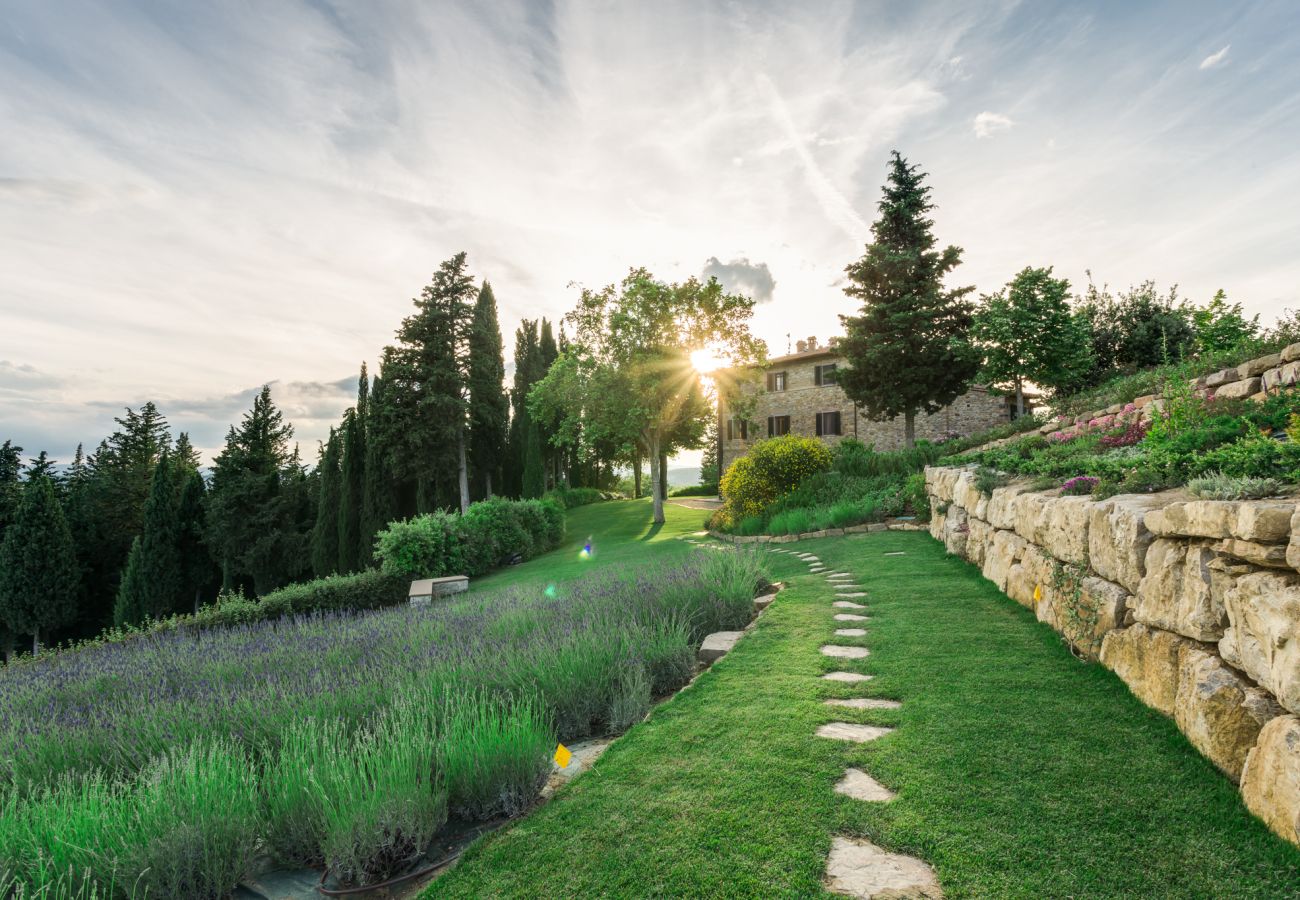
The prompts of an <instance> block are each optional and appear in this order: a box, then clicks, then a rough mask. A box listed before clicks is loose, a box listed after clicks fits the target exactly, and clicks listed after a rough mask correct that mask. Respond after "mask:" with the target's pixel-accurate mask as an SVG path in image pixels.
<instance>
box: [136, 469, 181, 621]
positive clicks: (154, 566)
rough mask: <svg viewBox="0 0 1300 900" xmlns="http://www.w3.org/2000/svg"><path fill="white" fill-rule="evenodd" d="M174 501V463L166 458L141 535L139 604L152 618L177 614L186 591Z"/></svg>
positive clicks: (156, 477) (157, 475)
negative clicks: (179, 602)
mask: <svg viewBox="0 0 1300 900" xmlns="http://www.w3.org/2000/svg"><path fill="white" fill-rule="evenodd" d="M174 498H175V493H174V491H173V489H172V463H171V459H170V457H168V456H166V455H164V456H163V457H162V459H160V460H159V461H158V465H157V467H156V468H155V469H154V476H153V487H152V489H151V490H150V492H149V499H148V500H147V501H145V505H144V532H143V534H142V535H141V536H140V558H139V562H138V565H139V579H140V583H139V589H140V597H139V605H140V609H141V611H142V612H143V613H144V614H145V616H147V617H148V618H151V619H162V618H165V617H167V616H169V615H171V614H172V613H174V612H176V609H177V604H178V601H179V600H180V599H181V597H182V596H184V592H185V584H184V579H183V573H182V570H181V550H180V543H181V535H180V524H179V522H178V520H177V517H176V500H175V499H174Z"/></svg>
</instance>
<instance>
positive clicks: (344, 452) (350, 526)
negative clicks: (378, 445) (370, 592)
mask: <svg viewBox="0 0 1300 900" xmlns="http://www.w3.org/2000/svg"><path fill="white" fill-rule="evenodd" d="M365 435H366V430H365V425H364V424H363V423H362V421H361V414H360V413H359V412H357V411H356V410H353V409H350V410H348V411H347V412H346V413H345V414H344V416H343V435H342V439H341V440H340V442H339V452H340V455H341V457H342V460H341V462H340V464H339V468H340V475H339V510H338V525H337V527H338V530H339V572H341V573H342V574H344V575H348V574H351V573H352V572H355V571H356V570H357V569H358V568H359V566H358V560H359V559H360V556H361V506H362V504H363V503H364V502H365V490H366V469H365V459H366V457H365V454H366V437H365Z"/></svg>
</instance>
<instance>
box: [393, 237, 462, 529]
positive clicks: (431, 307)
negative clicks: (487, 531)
mask: <svg viewBox="0 0 1300 900" xmlns="http://www.w3.org/2000/svg"><path fill="white" fill-rule="evenodd" d="M465 268H466V263H465V254H464V253H458V254H456V255H455V256H453V257H452V258H451V259H449V260H447V261H446V262H444V263H443V264H442V265H441V266H439V267H438V271H437V272H435V273H434V275H433V278H432V280H431V281H430V283H429V285H428V286H427V287H425V288H424V290H423V291H422V292H421V294H420V296H419V297H417V298H416V299H415V301H414V303H415V308H416V311H415V313H414V314H413V315H410V316H407V317H406V318H405V319H404V320H403V321H402V327H401V328H400V329H399V330H398V332H397V345H396V346H394V347H391V348H389V349H388V351H387V352H386V354H385V366H384V374H385V378H387V379H389V381H388V385H387V387H388V391H389V401H390V405H391V407H392V408H393V410H394V412H395V414H396V418H397V420H398V422H399V423H400V427H399V428H398V429H396V430H395V434H394V436H395V437H396V438H397V439H398V440H399V441H400V445H399V446H398V447H396V448H395V450H396V452H395V453H394V460H395V461H400V462H401V464H402V466H403V471H401V472H400V473H399V475H401V476H403V477H407V478H410V479H411V480H414V481H415V482H416V484H417V492H416V496H417V501H416V502H417V506H418V508H419V511H421V512H424V511H428V510H431V509H435V508H438V507H449V506H459V507H460V508H461V509H462V510H464V509H466V508H467V507H468V506H469V473H468V468H467V457H468V454H467V447H466V437H467V436H466V414H467V407H468V398H467V396H466V387H467V384H466V382H467V371H466V370H467V356H468V345H469V340H468V339H469V325H470V321H471V319H472V317H473V300H474V295H475V294H476V291H475V288H474V280H473V279H472V278H471V277H470V275H469V274H468V273H467V272H466V271H465Z"/></svg>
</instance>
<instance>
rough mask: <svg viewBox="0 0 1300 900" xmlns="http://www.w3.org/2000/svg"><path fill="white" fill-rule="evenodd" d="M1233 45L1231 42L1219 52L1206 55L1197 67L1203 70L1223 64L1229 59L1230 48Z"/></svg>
mask: <svg viewBox="0 0 1300 900" xmlns="http://www.w3.org/2000/svg"><path fill="white" fill-rule="evenodd" d="M1231 46H1232V45H1231V44H1224V45H1223V49H1222V50H1220V51H1219V52H1218V53H1211V54H1210V55H1209V56H1207V57H1205V59H1203V60H1201V64H1200V65H1199V66H1198V67H1197V68H1199V69H1202V70H1204V69H1214V68H1218V67H1219V66H1221V65H1223V64H1224V63H1225V62H1226V61H1227V59H1228V48H1229V47H1231Z"/></svg>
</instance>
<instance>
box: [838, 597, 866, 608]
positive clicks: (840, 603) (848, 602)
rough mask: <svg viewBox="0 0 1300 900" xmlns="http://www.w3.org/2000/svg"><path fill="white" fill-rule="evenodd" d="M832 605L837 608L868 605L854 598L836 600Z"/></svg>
mask: <svg viewBox="0 0 1300 900" xmlns="http://www.w3.org/2000/svg"><path fill="white" fill-rule="evenodd" d="M848 596H853V597H856V596H860V595H858V594H850V595H848ZM831 606H834V607H836V608H837V609H866V607H865V606H863V605H862V604H861V603H854V602H853V601H852V600H836V601H835V602H834V603H832V604H831Z"/></svg>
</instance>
